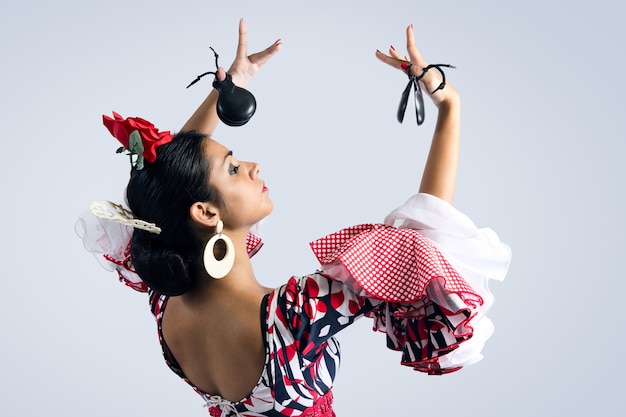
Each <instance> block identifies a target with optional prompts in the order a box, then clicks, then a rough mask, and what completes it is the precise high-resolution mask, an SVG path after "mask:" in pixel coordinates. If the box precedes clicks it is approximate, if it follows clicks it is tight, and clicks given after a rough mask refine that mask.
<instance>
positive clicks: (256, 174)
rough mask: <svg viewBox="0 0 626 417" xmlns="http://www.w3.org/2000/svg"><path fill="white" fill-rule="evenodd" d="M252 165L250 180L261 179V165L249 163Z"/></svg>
mask: <svg viewBox="0 0 626 417" xmlns="http://www.w3.org/2000/svg"><path fill="white" fill-rule="evenodd" d="M249 164H250V178H252V179H253V180H254V179H257V178H258V177H259V172H261V165H259V164H258V163H256V162H249Z"/></svg>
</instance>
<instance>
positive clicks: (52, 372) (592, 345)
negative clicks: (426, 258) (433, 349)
mask: <svg viewBox="0 0 626 417" xmlns="http://www.w3.org/2000/svg"><path fill="white" fill-rule="evenodd" d="M617 4H619V3H618V2H609V1H596V2H593V5H592V3H591V2H581V1H568V2H566V1H561V2H559V1H553V2H546V1H537V0H527V1H524V2H515V3H512V2H499V1H474V2H463V1H438V2H433V1H429V2H423V1H415V0H413V1H385V2H362V1H352V2H350V1H345V2H338V1H329V0H318V1H315V2H307V3H304V4H300V3H298V2H289V1H266V2H255V1H251V0H248V1H236V0H231V1H219V2H215V1H206V0H205V1H199V0H198V1H192V0H179V1H176V2H173V1H156V0H151V1H148V0H145V1H138V0H109V1H107V2H92V1H85V0H82V1H78V0H58V1H54V2H47V1H43V0H33V1H24V2H16V1H13V2H3V3H2V5H1V6H0V33H1V37H0V59H1V61H2V65H1V67H0V72H1V75H2V76H1V77H0V86H1V90H0V91H1V92H0V94H1V96H0V97H1V98H0V118H1V122H2V123H1V126H2V130H3V132H2V139H1V140H2V154H3V155H4V156H3V157H2V159H3V162H2V164H0V174H1V178H2V182H1V183H2V196H3V197H2V198H3V204H2V208H1V209H0V210H2V211H1V218H2V231H3V248H2V249H3V250H2V251H1V255H0V256H1V257H2V258H1V261H2V265H3V272H4V273H3V278H2V294H3V302H2V304H0V354H1V357H2V364H1V365H0V370H1V371H0V375H1V379H0V381H1V382H0V384H1V386H0V414H1V415H3V416H40V415H50V416H57V415H59V416H60V415H63V416H83V415H89V416H93V417H98V416H111V415H119V416H151V417H158V416H168V417H169V416H173V415H176V416H190V417H191V416H205V415H207V413H206V410H204V409H203V408H202V407H201V404H202V401H201V399H200V398H199V397H198V396H197V395H196V394H195V393H194V392H193V391H192V390H191V389H190V388H189V387H187V386H186V385H185V384H184V383H183V382H181V381H180V380H179V378H178V377H177V376H175V375H174V374H173V373H172V372H170V371H169V369H168V368H167V367H166V366H165V365H164V363H163V361H162V358H161V354H160V348H159V345H158V343H157V339H156V333H155V328H154V322H153V318H152V317H151V315H150V312H149V310H148V306H147V299H146V297H145V296H143V295H141V294H138V293H135V292H133V291H132V290H130V289H127V288H126V287H124V286H123V285H121V284H119V283H118V282H117V280H116V277H115V276H114V274H112V273H108V272H106V271H104V270H103V269H102V268H100V267H99V266H98V265H97V263H96V261H95V260H94V259H93V257H91V255H89V254H87V253H86V252H85V251H84V250H83V249H82V246H81V242H80V240H79V239H78V238H77V237H76V235H75V233H74V230H73V227H74V222H75V220H76V217H77V215H78V214H79V213H81V212H82V211H84V210H85V209H86V208H87V206H88V205H89V203H91V201H93V200H96V199H111V200H117V201H119V200H120V199H121V197H122V195H123V189H124V186H125V183H126V181H127V179H128V170H129V166H128V161H127V159H126V158H124V157H121V156H118V155H115V149H116V147H117V145H116V142H115V141H114V139H113V138H112V137H111V136H110V135H109V134H108V132H107V131H106V129H105V128H104V127H103V126H102V125H101V115H102V114H103V113H107V114H110V112H111V110H116V111H118V112H120V113H121V114H122V115H124V116H142V117H145V118H147V119H149V120H151V121H153V122H154V123H155V124H156V125H157V126H158V127H159V128H161V129H162V130H168V129H169V130H173V131H176V130H178V129H179V128H180V126H182V124H183V123H184V122H185V120H186V118H187V117H188V116H189V115H190V114H191V112H192V111H193V109H194V108H195V107H196V106H197V105H198V104H199V102H200V101H201V100H202V98H203V97H204V96H205V94H206V93H207V91H208V89H209V88H210V80H209V79H207V80H203V81H202V82H201V83H199V84H198V85H196V86H194V88H192V89H189V90H187V89H185V86H186V85H187V83H188V82H189V81H191V80H192V79H193V78H194V77H195V76H196V75H197V74H198V73H201V72H203V71H206V70H212V69H213V58H212V55H211V52H210V49H209V46H213V47H214V48H215V49H216V50H217V51H218V52H219V53H220V55H221V64H222V65H223V66H228V65H229V64H230V62H231V61H232V58H233V55H234V51H235V46H236V41H237V22H238V19H239V18H240V17H244V18H245V19H246V21H247V23H248V33H249V41H250V50H251V51H256V50H260V49H262V48H265V47H266V46H267V45H269V44H270V43H271V42H273V41H274V40H275V39H276V38H278V37H281V38H282V39H283V43H284V45H283V49H282V50H281V52H280V53H279V54H278V55H277V56H276V57H275V58H274V59H273V60H272V61H271V62H270V63H269V64H268V65H267V66H266V67H264V68H263V69H262V71H261V72H260V73H259V74H258V75H257V77H256V78H255V79H254V80H253V82H252V83H251V84H250V86H249V88H250V90H251V91H252V92H253V93H254V94H255V96H256V98H257V101H258V110H257V113H256V115H255V116H254V118H253V119H252V120H251V121H250V123H248V124H247V125H246V126H244V127H241V128H228V127H224V126H222V127H220V128H219V129H218V131H217V132H216V135H215V136H216V138H217V139H218V140H221V141H222V142H223V143H224V144H225V145H226V146H228V147H230V148H232V149H234V151H235V152H236V154H237V155H238V157H239V158H241V159H243V160H255V161H258V162H260V163H261V165H262V174H263V177H264V179H265V181H266V183H267V184H268V186H269V187H270V193H271V194H270V195H271V197H272V199H273V201H274V203H275V211H274V213H273V214H272V215H271V216H270V217H269V218H268V219H267V220H266V221H265V222H264V224H263V229H262V231H263V236H264V240H265V243H266V244H265V247H264V249H263V250H262V251H261V253H260V254H259V255H257V257H256V258H255V260H254V264H255V267H256V271H257V275H258V277H259V279H260V280H261V281H262V282H263V283H264V284H266V285H268V286H277V285H280V284H282V283H283V282H285V281H286V279H287V278H288V277H289V276H290V275H300V274H304V273H308V272H312V271H313V270H314V269H315V268H316V267H317V265H316V263H315V259H314V258H313V256H312V254H311V253H310V251H309V249H308V242H309V241H310V240H313V239H315V238H318V237H320V236H322V235H324V234H326V233H329V232H332V231H335V230H336V229H338V228H341V227H344V226H348V225H352V224H356V223H359V222H365V221H381V220H382V219H383V217H384V216H385V214H386V213H387V212H388V211H390V210H391V209H393V208H395V207H396V206H397V205H399V204H401V203H402V202H403V201H404V200H405V199H406V198H407V197H408V196H409V195H410V194H411V193H413V192H414V191H415V190H416V189H417V185H418V183H419V176H420V173H421V170H422V166H423V162H424V159H425V154H426V152H427V149H428V142H429V139H430V135H431V132H432V129H433V122H434V119H435V118H434V109H433V107H432V105H431V104H430V103H428V107H427V109H426V123H425V124H424V125H423V126H421V127H419V128H418V127H417V126H416V125H415V122H414V118H413V114H412V113H411V112H412V109H411V108H409V111H410V112H409V113H408V114H407V118H406V120H405V123H404V124H402V125H400V124H398V123H397V121H396V120H395V111H396V107H397V103H398V99H399V96H400V93H401V91H402V89H403V88H404V85H405V83H406V78H405V77H403V76H402V74H401V73H399V72H394V71H393V70H392V69H391V68H388V67H386V66H384V65H383V64H381V63H379V62H378V61H377V60H376V59H375V57H374V51H375V50H376V49H377V48H378V49H381V50H387V49H388V47H389V45H390V44H394V46H396V48H397V49H400V50H403V49H404V29H405V27H406V26H407V25H408V24H411V23H412V24H414V26H415V28H416V34H417V38H418V40H417V42H418V46H419V47H420V49H421V51H422V53H423V54H424V56H425V58H426V59H427V60H429V61H430V62H443V63H452V64H454V65H456V66H457V69H456V70H449V71H447V74H448V77H449V80H450V81H451V82H452V83H453V84H454V85H455V86H456V87H457V89H458V90H459V91H460V93H461V96H462V98H463V128H462V129H463V130H462V132H463V133H462V161H461V167H460V178H459V183H458V192H457V197H456V204H457V206H458V207H459V208H460V209H461V210H462V211H464V212H465V213H467V214H468V215H469V216H470V217H472V218H473V220H474V221H475V222H476V223H477V225H478V226H480V227H486V226H489V227H492V228H494V229H495V230H496V231H497V232H498V233H499V235H500V237H501V239H502V240H504V241H505V242H507V243H508V244H509V245H510V246H511V247H512V249H513V263H512V265H511V269H510V272H509V275H508V277H507V280H506V281H505V282H504V283H496V284H497V285H494V286H493V291H494V293H495V295H496V304H495V306H494V308H493V311H492V313H491V317H492V318H493V320H494V322H495V325H496V333H495V334H494V336H493V337H492V339H491V340H490V342H489V343H488V344H487V346H486V348H485V351H484V353H485V359H484V360H483V361H482V362H480V363H478V364H476V365H473V366H471V367H468V368H466V369H464V370H462V371H460V372H458V373H455V374H452V375H446V376H441V377H429V376H426V375H422V374H418V373H415V372H413V371H410V370H408V369H404V368H403V367H400V366H399V365H398V362H399V359H400V357H399V355H398V354H397V353H395V352H391V351H388V350H387V349H386V348H385V347H384V343H385V340H384V336H383V335H381V334H374V333H372V332H371V331H370V323H369V322H367V321H366V320H363V321H361V322H359V323H358V324H356V325H354V326H353V327H352V328H350V329H348V330H346V331H345V332H344V333H343V334H341V335H340V341H341V343H342V346H343V352H344V356H343V357H344V361H343V365H342V369H341V371H340V374H339V377H338V379H337V381H336V382H337V383H336V389H335V396H336V402H335V408H336V411H337V414H338V416H340V417H347V416H372V417H374V416H381V415H382V416H391V415H398V416H404V415H407V416H418V415H420V416H421V415H438V416H455V415H464V416H466V417H471V416H479V415H482V416H555V415H558V416H565V415H571V416H579V415H585V414H588V413H591V412H597V411H598V410H606V411H608V413H607V414H613V415H614V414H615V412H616V410H618V409H619V408H621V405H620V404H619V403H621V401H620V399H621V395H622V394H623V393H622V391H623V384H621V389H620V384H616V383H613V382H611V381H612V380H613V378H621V377H622V376H623V375H624V372H625V371H626V370H625V366H624V362H623V360H621V359H620V357H621V353H622V351H623V344H624V336H623V331H622V328H623V319H624V318H625V317H624V316H625V315H624V312H623V309H622V308H621V298H622V297H623V294H624V292H625V290H626V285H625V284H624V278H626V277H625V274H624V272H623V270H622V269H621V268H618V260H619V258H620V257H621V256H623V251H624V249H625V248H626V245H625V244H624V240H623V236H624V234H625V232H626V230H625V229H626V228H625V222H624V219H623V217H622V215H623V213H624V210H625V208H626V207H625V203H624V199H623V194H624V190H625V184H624V183H625V179H626V175H625V172H624V171H625V168H624V164H623V162H622V159H623V157H624V152H625V151H626V146H625V144H624V143H625V139H626V138H625V135H624V130H623V120H624V115H623V110H624V105H623V97H624V93H625V84H624V81H623V77H622V72H623V69H624V67H625V65H624V64H625V59H624V39H626V31H625V30H624V26H623V10H622V9H623V7H622V6H616V5H617ZM444 405H445V406H444Z"/></svg>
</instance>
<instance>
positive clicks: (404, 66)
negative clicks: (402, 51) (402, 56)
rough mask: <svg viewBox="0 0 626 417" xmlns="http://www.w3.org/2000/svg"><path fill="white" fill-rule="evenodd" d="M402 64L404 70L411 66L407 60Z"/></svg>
mask: <svg viewBox="0 0 626 417" xmlns="http://www.w3.org/2000/svg"><path fill="white" fill-rule="evenodd" d="M400 66H401V67H402V69H403V70H405V69H407V68H409V64H407V63H406V62H403V63H402V64H400Z"/></svg>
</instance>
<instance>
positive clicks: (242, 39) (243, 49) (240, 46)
mask: <svg viewBox="0 0 626 417" xmlns="http://www.w3.org/2000/svg"><path fill="white" fill-rule="evenodd" d="M246 56H248V29H247V27H246V22H244V20H243V19H239V42H238V43H237V58H245V57H246Z"/></svg>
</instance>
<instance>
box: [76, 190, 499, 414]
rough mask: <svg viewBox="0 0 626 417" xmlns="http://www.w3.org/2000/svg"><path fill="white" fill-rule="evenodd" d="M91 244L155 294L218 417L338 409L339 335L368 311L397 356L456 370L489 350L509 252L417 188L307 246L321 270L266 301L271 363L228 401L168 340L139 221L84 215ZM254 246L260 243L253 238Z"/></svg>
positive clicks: (155, 302) (81, 229)
mask: <svg viewBox="0 0 626 417" xmlns="http://www.w3.org/2000/svg"><path fill="white" fill-rule="evenodd" d="M76 229H77V232H78V234H79V236H81V238H82V239H83V242H84V245H85V247H86V248H87V249H88V250H89V251H90V252H92V253H94V255H96V257H97V258H98V259H99V260H100V262H101V264H102V265H103V266H104V267H105V268H107V269H109V270H114V271H117V273H118V275H119V277H120V280H121V281H122V282H124V283H125V284H127V285H128V286H130V287H132V288H134V289H135V290H137V291H141V292H147V293H148V294H149V300H150V307H151V310H152V313H153V314H154V316H155V318H156V323H157V334H158V337H159V341H160V344H161V347H162V350H163V355H164V357H165V361H166V363H167V365H168V366H169V367H170V368H171V369H172V370H173V371H174V372H175V373H176V374H177V375H179V376H180V377H181V378H183V379H184V380H185V381H186V382H187V383H188V384H189V385H191V387H192V388H193V389H194V390H195V391H196V392H197V393H198V394H199V395H200V396H202V398H203V400H204V401H205V403H206V406H207V407H208V412H209V414H210V415H211V416H213V417H217V416H221V417H225V416H240V417H244V416H245V417H253V416H258V417H260V416H266V417H279V416H300V417H333V416H335V413H334V412H333V410H332V386H333V380H334V378H335V375H336V372H337V370H338V368H339V361H340V349H339V343H338V341H337V339H336V337H335V336H336V335H337V333H338V332H339V331H340V330H342V329H343V328H345V327H347V326H349V325H350V324H352V323H353V322H354V321H355V320H357V319H359V318H361V317H369V318H371V319H372V322H373V330H375V331H376V332H383V333H385V334H386V338H385V340H386V344H387V347H388V348H389V349H392V350H394V351H398V352H399V354H400V363H401V364H402V365H404V366H409V367H411V368H413V369H415V370H417V371H420V372H425V373H428V374H431V375H440V374H445V373H449V372H454V371H457V370H459V369H461V368H462V367H463V366H466V365H469V364H472V363H475V362H477V361H478V360H480V359H481V358H482V355H481V353H480V352H481V350H482V348H483V346H484V343H485V342H486V340H487V339H488V338H489V337H490V336H491V334H492V333H493V324H492V322H491V321H490V320H489V318H487V316H486V315H485V313H486V312H487V310H488V309H489V307H490V306H491V305H492V304H493V301H494V297H493V295H492V294H491V292H490V291H489V288H488V282H489V280H491V279H495V280H503V279H504V276H505V275H506V272H507V270H508V267H509V263H510V259H511V252H510V249H509V247H508V246H507V245H506V244H504V243H502V242H501V241H500V240H499V238H498V236H497V235H496V233H495V232H494V231H493V230H491V229H478V228H477V227H476V226H475V225H474V223H473V222H472V221H471V220H470V219H469V218H468V217H467V216H465V215H464V214H462V213H461V212H459V211H458V210H457V209H455V208H454V207H453V206H452V205H450V204H449V203H447V202H445V201H443V200H440V199H438V198H436V197H434V196H432V195H428V194H416V195H414V196H412V197H411V198H409V199H408V200H407V201H406V203H404V204H403V205H402V206H400V207H399V208H397V209H396V210H394V211H392V212H391V213H390V214H389V215H388V216H387V217H386V218H385V220H384V223H376V224H359V225H355V226H352V227H348V228H345V229H342V230H339V231H337V232H335V233H332V234H329V235H327V236H325V237H322V238H320V239H317V240H315V241H314V242H311V244H310V246H311V249H312V250H313V253H314V254H315V256H316V257H317V259H318V260H319V262H320V268H319V270H318V271H316V272H315V273H312V274H309V275H306V276H302V277H291V278H290V279H289V280H288V282H287V283H286V284H285V285H282V286H280V287H278V288H276V289H275V290H274V291H272V292H271V293H269V294H267V295H266V296H265V297H264V299H263V303H262V306H261V311H260V326H261V329H262V334H263V335H264V344H265V366H264V369H263V372H262V374H261V376H260V378H259V381H258V383H257V385H256V386H255V387H254V388H253V389H252V391H251V392H250V393H249V394H248V396H246V397H245V398H243V399H241V400H240V401H237V402H230V401H227V400H225V399H223V398H221V397H219V396H216V395H212V394H211V393H207V392H203V391H202V390H200V389H198V388H197V387H195V386H194V385H193V383H192V382H191V381H189V380H188V379H187V378H186V376H185V374H184V373H183V371H182V369H181V367H180V366H179V365H178V363H177V362H176V359H175V358H174V356H173V355H172V353H171V352H170V350H169V348H168V346H167V343H166V341H165V340H164V338H163V334H162V329H161V321H162V317H163V313H164V311H165V309H166V307H167V302H168V299H169V297H168V296H164V295H160V294H158V293H155V292H154V291H152V290H150V288H148V287H147V286H146V285H145V283H144V282H143V281H142V280H141V278H140V277H139V276H137V274H136V273H135V272H134V269H133V267H132V262H131V260H130V249H129V242H130V237H131V236H132V232H133V230H132V228H130V227H128V226H123V225H120V224H117V223H112V222H107V221H101V220H100V219H97V218H95V217H93V216H83V217H82V218H81V219H79V221H78V222H77V226H76ZM247 243H248V253H249V255H250V256H252V255H254V254H255V253H256V252H257V251H258V250H259V248H260V247H261V245H262V242H261V240H260V238H259V237H258V236H257V235H256V234H255V233H253V232H252V231H251V233H249V234H248V242H247Z"/></svg>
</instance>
